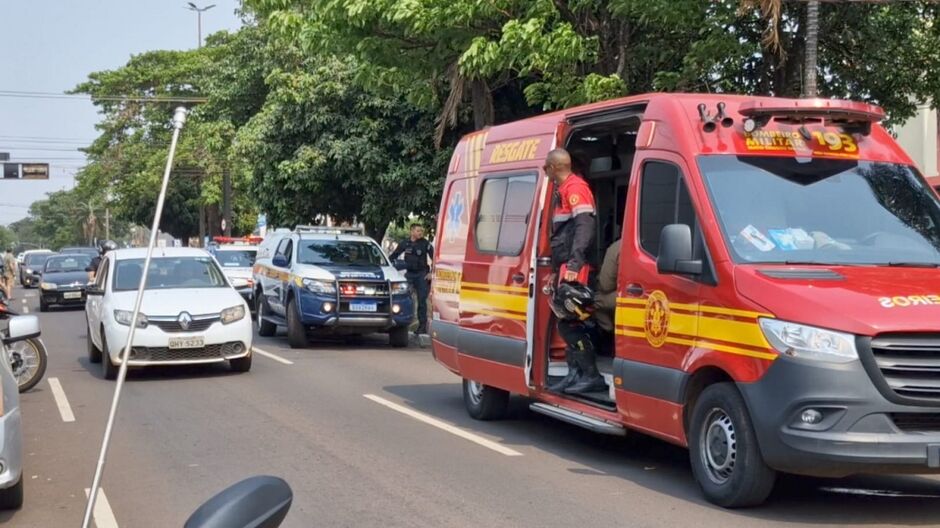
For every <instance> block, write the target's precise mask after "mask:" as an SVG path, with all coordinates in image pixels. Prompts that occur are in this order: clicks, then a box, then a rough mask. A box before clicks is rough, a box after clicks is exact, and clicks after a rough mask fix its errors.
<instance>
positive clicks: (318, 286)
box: [301, 279, 336, 295]
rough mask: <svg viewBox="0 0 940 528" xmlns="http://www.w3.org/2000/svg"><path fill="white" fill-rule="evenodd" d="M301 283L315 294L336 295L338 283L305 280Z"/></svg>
mask: <svg viewBox="0 0 940 528" xmlns="http://www.w3.org/2000/svg"><path fill="white" fill-rule="evenodd" d="M301 282H302V283H303V285H304V288H307V289H308V290H310V291H312V292H313V293H325V294H328V295H333V294H335V293H336V283H335V282H333V281H325V280H317V279H303V280H302V281H301Z"/></svg>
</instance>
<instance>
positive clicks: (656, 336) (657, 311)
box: [643, 290, 669, 348]
mask: <svg viewBox="0 0 940 528" xmlns="http://www.w3.org/2000/svg"><path fill="white" fill-rule="evenodd" d="M643 327H644V329H645V330H646V340H647V341H649V344H651V345H653V346H654V347H656V348H659V347H661V346H663V343H665V342H666V336H667V335H668V334H669V300H668V299H667V298H666V294H665V293H663V292H661V291H659V290H656V291H654V292H653V293H651V294H650V296H649V298H648V299H646V317H645V320H644V323H643Z"/></svg>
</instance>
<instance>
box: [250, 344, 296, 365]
mask: <svg viewBox="0 0 940 528" xmlns="http://www.w3.org/2000/svg"><path fill="white" fill-rule="evenodd" d="M251 351H252V352H255V353H256V354H261V355H262V356H264V357H266V358H270V359H273V360H274V361H277V362H278V363H283V364H285V365H293V364H294V362H293V361H291V360H289V359H284V358H282V357H281V356H279V355H277V354H272V353H270V352H267V351H264V350H261V349H260V348H258V347H251Z"/></svg>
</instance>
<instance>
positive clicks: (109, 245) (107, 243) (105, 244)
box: [98, 240, 118, 255]
mask: <svg viewBox="0 0 940 528" xmlns="http://www.w3.org/2000/svg"><path fill="white" fill-rule="evenodd" d="M117 247H118V246H117V244H116V243H115V242H114V241H113V240H102V241H101V242H98V253H101V254H102V255H104V254H105V253H107V252H108V251H114V250H115V249H117Z"/></svg>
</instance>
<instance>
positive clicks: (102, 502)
mask: <svg viewBox="0 0 940 528" xmlns="http://www.w3.org/2000/svg"><path fill="white" fill-rule="evenodd" d="M88 493H89V490H88V488H85V498H86V499H87V498H88ZM91 515H92V517H94V519H95V526H97V527H98V528H118V523H117V519H115V518H114V512H113V511H111V503H109V502H108V496H107V495H105V494H104V488H98V498H97V499H96V500H95V511H93V512H91Z"/></svg>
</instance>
